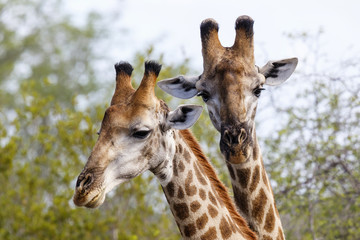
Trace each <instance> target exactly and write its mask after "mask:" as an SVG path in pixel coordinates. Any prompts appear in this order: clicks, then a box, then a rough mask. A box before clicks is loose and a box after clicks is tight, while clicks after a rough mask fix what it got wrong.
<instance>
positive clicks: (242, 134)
mask: <svg viewBox="0 0 360 240" xmlns="http://www.w3.org/2000/svg"><path fill="white" fill-rule="evenodd" d="M247 137H248V134H247V132H246V130H245V129H244V128H242V129H241V130H240V133H239V136H238V142H239V143H242V142H245V141H246V139H247Z"/></svg>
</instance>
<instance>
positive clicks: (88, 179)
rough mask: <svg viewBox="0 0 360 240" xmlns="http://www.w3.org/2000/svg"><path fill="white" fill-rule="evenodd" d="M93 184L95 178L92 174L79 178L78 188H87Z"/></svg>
mask: <svg viewBox="0 0 360 240" xmlns="http://www.w3.org/2000/svg"><path fill="white" fill-rule="evenodd" d="M92 182H93V177H92V175H91V174H90V173H88V174H86V175H85V177H82V176H79V178H78V180H77V183H76V187H77V188H79V189H84V188H87V187H88V186H89V185H90V184H91V183H92Z"/></svg>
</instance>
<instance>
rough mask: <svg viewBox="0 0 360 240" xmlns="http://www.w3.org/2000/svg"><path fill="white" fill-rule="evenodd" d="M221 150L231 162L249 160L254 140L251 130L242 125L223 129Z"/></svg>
mask: <svg viewBox="0 0 360 240" xmlns="http://www.w3.org/2000/svg"><path fill="white" fill-rule="evenodd" d="M221 130H222V131H221V139H220V150H221V152H222V154H223V155H224V156H225V157H226V159H227V160H228V161H230V162H234V161H235V162H244V161H246V159H248V158H249V155H250V154H249V153H250V152H251V151H250V148H251V143H252V138H251V134H250V129H249V128H248V127H247V126H246V125H245V124H241V125H238V126H236V127H228V128H225V127H222V128H221Z"/></svg>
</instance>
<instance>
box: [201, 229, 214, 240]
mask: <svg viewBox="0 0 360 240" xmlns="http://www.w3.org/2000/svg"><path fill="white" fill-rule="evenodd" d="M200 239H201V240H215V239H217V236H216V228H215V227H210V228H209V230H207V232H206V233H204V234H203V235H201V236H200Z"/></svg>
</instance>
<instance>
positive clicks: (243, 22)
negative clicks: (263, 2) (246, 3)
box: [235, 15, 254, 37]
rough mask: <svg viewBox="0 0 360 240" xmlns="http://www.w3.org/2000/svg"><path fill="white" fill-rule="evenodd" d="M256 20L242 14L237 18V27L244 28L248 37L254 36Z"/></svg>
mask: <svg viewBox="0 0 360 240" xmlns="http://www.w3.org/2000/svg"><path fill="white" fill-rule="evenodd" d="M253 26H254V20H252V18H251V17H249V16H246V15H245V16H240V17H238V18H237V19H236V22H235V29H236V30H238V29H244V30H245V34H246V37H252V36H253V34H254V29H253Z"/></svg>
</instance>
